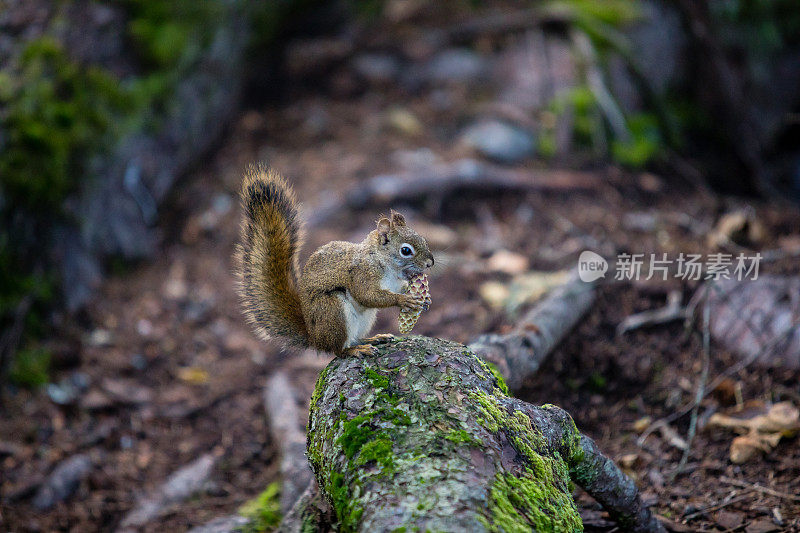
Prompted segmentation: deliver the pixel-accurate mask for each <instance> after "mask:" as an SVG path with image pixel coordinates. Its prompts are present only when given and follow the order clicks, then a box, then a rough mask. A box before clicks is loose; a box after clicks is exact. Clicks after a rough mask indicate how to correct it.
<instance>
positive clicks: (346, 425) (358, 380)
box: [308, 337, 663, 532]
mask: <svg viewBox="0 0 800 533" xmlns="http://www.w3.org/2000/svg"><path fill="white" fill-rule="evenodd" d="M507 393H508V388H507V387H506V385H505V383H504V381H503V379H502V377H500V375H499V374H497V373H496V372H495V371H493V370H492V369H491V368H490V367H489V366H488V365H486V364H485V363H484V362H483V361H482V360H481V359H480V358H479V357H477V356H476V355H474V354H473V353H472V352H471V351H470V350H469V349H468V348H467V347H465V346H463V345H461V344H457V343H454V342H450V341H444V340H440V339H431V338H426V337H411V338H407V339H397V340H395V341H392V342H390V343H387V344H385V345H383V346H381V347H380V348H379V353H378V355H377V356H374V357H364V358H336V359H334V360H333V361H332V362H331V363H330V365H328V367H327V368H326V369H325V370H324V371H323V372H322V373H321V374H320V377H319V380H318V382H317V386H316V388H315V391H314V394H313V396H312V399H311V410H310V415H309V431H308V456H309V461H310V463H311V467H312V469H313V470H314V474H315V477H316V479H317V482H318V484H319V488H320V492H321V494H322V495H323V497H324V498H325V499H326V500H327V501H328V502H329V503H330V505H331V507H332V509H333V511H334V513H335V515H336V521H337V522H338V529H339V530H340V531H393V530H396V531H417V530H419V531H425V530H432V531H505V532H512V531H531V530H535V531H582V530H583V524H582V522H581V518H580V515H579V514H578V510H577V507H576V505H575V502H574V500H573V498H572V485H571V482H575V483H577V484H578V485H580V486H582V487H583V488H584V489H585V490H586V491H587V492H588V493H589V494H591V495H592V496H594V497H595V498H596V499H597V500H598V501H599V502H600V503H601V504H602V505H603V506H604V507H605V508H606V510H607V511H608V512H609V514H610V515H611V516H612V517H613V518H614V519H615V520H617V522H618V523H619V524H620V525H621V526H623V527H625V528H626V529H629V530H632V531H663V527H662V526H661V524H660V523H659V522H658V521H657V520H656V519H655V517H654V516H653V515H651V514H650V512H649V510H648V509H647V508H646V507H645V506H644V505H643V504H642V501H641V499H640V498H639V495H638V491H637V490H636V487H635V485H634V484H633V482H632V481H631V480H630V479H629V478H627V477H626V476H625V475H624V474H623V473H622V472H621V471H620V470H619V469H618V468H617V467H616V466H615V465H614V463H613V462H612V461H611V460H610V459H608V458H607V457H605V456H603V455H602V453H600V451H599V450H598V449H597V447H596V445H595V444H594V442H593V441H592V440H591V439H589V438H588V437H586V436H583V435H581V433H580V432H578V430H577V429H576V428H575V424H574V422H573V420H572V418H571V417H570V416H569V415H568V414H567V413H566V412H565V411H563V410H562V409H560V408H558V407H555V406H552V405H544V406H541V407H536V406H533V405H530V404H528V403H525V402H523V401H521V400H518V399H516V398H512V397H509V396H508V395H507Z"/></svg>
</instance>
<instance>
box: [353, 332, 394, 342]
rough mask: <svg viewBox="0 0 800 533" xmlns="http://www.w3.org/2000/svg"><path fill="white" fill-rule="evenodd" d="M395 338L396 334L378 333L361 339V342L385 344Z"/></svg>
mask: <svg viewBox="0 0 800 533" xmlns="http://www.w3.org/2000/svg"><path fill="white" fill-rule="evenodd" d="M394 339H395V336H394V335H392V334H391V333H378V334H377V335H373V336H372V337H366V338H364V339H361V344H384V343H387V342H392V341H393V340H394Z"/></svg>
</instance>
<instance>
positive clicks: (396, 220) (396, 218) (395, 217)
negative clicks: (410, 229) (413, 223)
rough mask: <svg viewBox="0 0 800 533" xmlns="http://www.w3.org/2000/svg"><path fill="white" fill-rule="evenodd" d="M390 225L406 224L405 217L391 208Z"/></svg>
mask: <svg viewBox="0 0 800 533" xmlns="http://www.w3.org/2000/svg"><path fill="white" fill-rule="evenodd" d="M391 217H392V220H391V222H392V226H405V225H406V217H404V216H403V215H401V214H400V213H398V212H397V211H395V210H394V209H392V214H391Z"/></svg>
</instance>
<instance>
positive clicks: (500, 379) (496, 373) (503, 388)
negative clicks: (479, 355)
mask: <svg viewBox="0 0 800 533" xmlns="http://www.w3.org/2000/svg"><path fill="white" fill-rule="evenodd" d="M481 361H483V360H482V359H481ZM484 364H485V365H486V368H487V369H488V370H489V372H491V373H492V375H493V376H494V379H495V381H497V388H499V389H500V390H501V391H502V392H503V394H509V390H508V385H506V380H505V379H503V376H502V375H501V374H500V371H499V370H497V367H496V366H495V365H493V364H492V363H489V362H488V361H484Z"/></svg>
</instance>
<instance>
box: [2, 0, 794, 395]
mask: <svg viewBox="0 0 800 533" xmlns="http://www.w3.org/2000/svg"><path fill="white" fill-rule="evenodd" d="M453 3H454V4H470V5H472V6H473V9H475V10H480V9H483V8H484V7H486V6H487V5H488V4H491V2H467V1H466V0H464V1H463V2H453ZM79 4H81V3H80V2H77V1H73V0H63V1H61V2H56V3H53V4H52V5H50V4H48V5H50V7H49V11H48V13H49V14H48V17H47V19H46V22H45V23H43V24H41V25H40V26H41V28H40V30H38V31H35V32H28V33H26V32H24V31H22V29H20V28H16V29H15V31H16V35H17V37H16V38H15V39H14V40H13V42H12V44H11V45H10V46H6V48H5V49H3V51H2V55H0V60H2V72H0V329H2V330H3V331H6V332H7V334H5V335H4V337H3V339H2V345H0V355H2V356H3V357H4V359H5V362H4V363H2V364H3V367H4V371H5V372H9V371H10V375H11V377H12V378H13V379H14V380H15V381H16V382H18V383H21V384H29V385H30V384H38V383H42V382H45V381H46V380H47V366H48V359H49V357H48V355H47V353H46V350H44V349H42V348H38V347H36V346H35V344H34V343H32V342H31V339H34V338H36V337H37V336H39V335H41V334H42V333H43V332H44V331H45V330H46V328H47V324H50V323H52V315H51V310H52V309H58V308H59V306H60V303H59V298H58V295H59V294H60V290H59V287H60V283H61V280H63V277H64V274H63V272H61V271H59V269H58V268H56V265H55V264H56V263H57V262H58V260H59V259H58V257H56V256H54V254H52V253H50V249H51V248H53V247H54V245H55V244H56V243H55V241H57V240H58V239H59V235H60V233H59V231H60V228H63V227H74V228H78V231H79V233H80V232H83V233H85V232H86V229H87V228H86V221H84V220H81V216H82V215H81V211H80V210H79V209H76V208H75V205H76V204H79V203H80V201H81V199H82V198H84V197H85V196H86V195H87V194H90V192H89V191H91V190H93V189H94V188H96V182H97V181H98V180H99V181H102V180H104V179H106V178H105V177H104V175H103V174H102V173H97V172H94V171H93V169H94V168H95V167H97V161H98V160H99V159H102V158H104V157H105V158H113V157H115V156H114V155H113V154H114V153H115V149H116V148H117V147H118V146H119V144H120V143H121V142H122V140H123V139H126V138H128V137H130V136H132V135H149V134H152V135H157V134H158V132H159V131H162V130H163V129H164V128H165V127H167V125H166V124H165V119H164V117H170V116H171V115H170V110H171V109H173V108H174V106H175V105H176V101H178V100H180V98H181V96H180V95H179V92H180V91H179V87H180V85H181V83H182V82H183V81H184V80H186V79H187V78H188V77H190V76H191V75H195V74H196V73H197V71H198V68H199V67H198V66H199V65H201V62H202V61H203V58H204V57H206V56H208V55H209V54H211V53H212V52H213V50H215V47H219V46H221V45H220V39H219V29H220V26H222V25H228V26H229V27H230V28H236V29H237V30H235V31H240V32H244V33H245V34H246V35H247V39H246V40H247V45H246V46H245V47H244V51H243V52H242V54H241V55H243V59H242V61H243V64H244V65H245V68H243V69H241V71H240V76H241V77H242V78H243V86H244V89H245V91H246V90H247V88H248V87H251V88H252V87H253V84H258V83H261V84H264V71H265V70H268V69H267V68H265V67H264V65H265V58H267V57H275V56H276V55H278V54H279V50H280V48H281V46H283V45H284V44H285V42H286V39H287V36H288V35H289V34H290V33H291V32H292V31H295V30H296V29H297V28H298V27H300V28H304V30H303V31H308V28H309V24H307V23H306V22H307V21H309V20H314V21H316V22H315V23H314V25H315V29H314V30H313V31H319V28H320V27H323V28H326V29H327V30H329V31H330V30H334V29H335V26H336V24H337V22H338V19H337V18H336V17H328V16H327V15H326V14H325V13H328V12H331V11H330V10H329V8H330V6H331V5H334V4H335V5H336V10H335V12H336V13H342V12H345V13H349V15H347V16H348V17H350V18H351V19H360V22H359V24H362V25H367V26H368V25H369V24H370V20H374V19H375V18H376V17H379V16H380V14H381V12H382V9H383V5H384V4H383V2H381V1H376V0H370V1H364V2H359V1H351V2H346V3H342V2H324V1H322V0H316V1H315V0H279V1H273V2H245V1H236V0H233V1H203V2H188V1H187V2H182V1H177V2H176V1H170V0H122V1H119V2H106V1H98V2H93V3H91V4H92V5H94V6H102V7H103V8H104V9H107V10H110V11H109V12H111V13H112V14H111V15H109V16H110V17H111V18H112V19H114V20H117V19H118V20H120V21H121V24H122V27H123V28H124V38H123V39H122V43H123V44H122V46H121V48H120V49H119V50H118V51H116V52H114V53H116V54H118V55H119V56H120V58H121V61H120V63H121V64H122V65H123V66H122V67H119V68H117V67H116V66H115V65H113V64H109V62H108V61H105V62H104V61H95V60H91V59H87V58H86V57H81V54H78V53H74V52H75V51H74V50H72V49H71V48H70V45H69V42H68V41H69V39H67V38H65V37H64V35H65V32H64V28H65V27H66V26H69V25H70V23H71V22H70V20H71V19H70V17H74V16H75V13H73V12H72V11H71V10H73V9H74V8H76V6H77V5H79ZM527 6H532V7H530V8H528V7H525V8H526V9H536V10H538V14H539V15H540V16H541V17H542V18H543V19H545V20H547V21H548V23H547V28H548V29H549V30H550V31H554V32H557V33H560V34H563V35H564V36H565V37H566V38H568V39H569V41H570V42H571V43H572V44H573V50H574V53H575V55H576V56H577V59H576V65H577V66H578V70H579V79H578V82H577V84H576V86H574V87H572V88H570V89H569V90H566V91H563V92H561V93H560V94H558V95H557V96H556V97H554V98H553V100H552V101H551V102H550V103H549V105H548V106H547V107H546V109H544V110H543V111H542V113H541V115H540V116H539V117H538V119H539V123H540V124H539V132H538V136H537V144H538V154H540V155H541V156H542V157H544V158H552V157H554V156H555V154H556V152H557V142H558V141H557V132H556V129H557V125H558V124H559V121H560V119H561V118H562V117H563V116H564V115H565V114H568V115H570V116H571V120H570V124H571V129H572V131H571V132H570V137H571V143H572V147H573V149H574V150H575V152H576V153H577V154H578V155H581V154H583V155H584V156H588V158H589V159H594V160H611V161H615V162H617V163H619V164H621V165H624V166H629V167H633V168H646V167H651V166H654V165H671V164H673V163H674V162H675V161H681V162H685V161H686V160H687V159H691V160H692V161H693V166H694V167H695V168H696V169H697V175H699V176H703V177H704V179H705V181H706V182H707V184H710V185H711V186H712V187H716V188H717V189H719V190H722V191H724V192H735V193H745V194H755V193H758V194H774V193H775V192H776V191H788V193H789V195H794V197H795V198H797V196H798V190H799V189H800V176H798V175H799V174H800V159H798V155H797V154H798V151H797V148H798V147H797V145H796V143H795V142H792V141H791V139H792V138H793V136H794V134H796V133H797V124H796V122H795V123H786V122H785V120H784V117H785V116H786V112H787V111H788V112H792V113H796V112H797V104H798V101H797V95H796V94H795V95H794V96H793V97H791V98H789V99H788V101H787V100H786V99H785V98H784V99H783V101H780V102H776V99H777V98H778V96H779V95H782V94H785V93H786V92H787V88H788V91H789V93H791V89H793V88H796V85H795V82H796V79H795V78H796V77H797V72H796V70H797V69H796V68H795V67H796V66H797V65H796V62H797V57H798V45H800V43H799V42H798V41H800V10H798V9H797V8H796V3H795V2H793V1H792V0H719V1H714V2H696V3H695V2H692V1H690V0H686V1H683V2H681V1H679V2H675V3H668V4H667V3H659V2H646V3H642V2H633V1H629V0H607V1H604V2H596V1H591V0H550V1H547V2H535V3H529V4H527ZM643 6H644V7H643ZM654 6H655V7H656V8H657V11H655V13H656V16H658V14H659V13H662V14H663V13H665V12H669V13H670V14H671V15H673V18H674V20H676V21H679V24H680V26H681V27H682V35H683V38H684V39H685V40H686V41H687V43H688V44H687V48H688V49H689V50H691V49H692V48H693V47H694V48H697V49H701V50H702V51H703V53H702V54H698V55H697V56H696V57H695V60H696V61H695V62H694V63H692V61H691V54H689V58H687V57H683V58H682V59H680V62H681V63H682V64H681V67H680V70H681V72H680V75H677V74H676V75H675V76H673V77H672V78H669V79H667V80H666V82H663V80H654V79H653V75H652V73H653V72H654V69H655V71H658V69H659V62H660V61H662V58H660V57H653V54H654V53H656V54H658V53H659V51H654V50H649V49H647V48H643V47H641V46H639V44H638V43H637V41H636V33H635V30H631V28H635V27H636V26H637V24H639V23H640V22H641V21H642V20H643V18H646V17H648V16H650V17H653V13H654V12H653V8H654ZM518 8H520V6H519V5H518V4H515V6H514V7H513V9H518ZM326 9H328V10H329V11H325V10H326ZM648 10H649V11H648ZM320 12H322V13H323V15H320ZM79 13H80V11H79ZM1 16H2V15H0V17H1ZM325 19H328V20H327V22H323V23H322V24H319V21H320V20H325ZM1 21H2V19H0V25H1V24H5V25H9V24H10V23H9V22H8V21H5V22H1ZM658 22H659V21H656V23H658ZM23 35H26V36H25V37H24V38H23V37H22V36H23ZM676 46H677V43H676ZM235 53H237V54H238V53H239V52H235ZM234 59H235V58H232V60H234ZM112 63H113V62H112ZM648 63H649V64H648ZM620 64H622V65H623V67H624V68H623V70H624V71H625V73H626V75H625V79H626V81H625V82H624V83H623V85H624V84H625V83H627V84H628V85H632V86H633V87H634V91H635V93H636V94H637V98H635V101H636V103H635V104H633V105H631V104H630V102H629V101H626V100H625V98H623V97H621V96H620V95H621V94H624V93H625V91H624V90H623V91H620V90H619V89H620V87H619V78H620V76H619V75H618V72H617V71H618V70H619V69H618V66H619V65H620ZM787 69H788V71H787ZM784 72H789V75H788V76H789V78H790V79H788V80H787V79H785V76H784V77H783V78H781V76H782V75H783V73H784ZM730 80H735V83H730ZM217 81H218V80H217ZM776 81H777V83H776ZM776 85H777V87H776ZM781 90H783V92H781ZM776 91H777V92H776ZM250 92H253V91H250ZM235 105H236V102H235V101H233V100H232V101H231V107H235ZM765 110H767V111H765ZM198 112H202V110H198ZM234 112H235V110H232V111H231V114H230V115H228V119H230V118H232V116H233V113H234ZM754 144H755V147H753V145H754ZM587 154H588V155H587ZM196 156H197V154H190V156H189V158H188V159H192V158H193V157H196ZM770 158H771V159H770ZM581 160H585V158H583V157H582V158H581ZM184 166H185V165H184ZM683 167H685V165H683ZM175 169H176V170H175V172H176V173H179V172H180V171H181V170H180V169H181V167H180V165H176V166H175ZM108 179H111V178H108ZM172 181H174V179H173V180H171V181H170V182H169V183H170V184H171V183H172ZM91 246H92V245H91V243H90V245H89V247H90V248H91ZM96 248H98V250H94V248H91V249H92V250H93V253H95V254H96V255H98V256H100V257H101V258H103V260H104V261H107V260H108V253H106V251H105V250H104V249H103V247H102V246H98V247H96ZM54 304H55V305H54ZM12 353H16V357H14V358H13V361H12V358H11V354H12Z"/></svg>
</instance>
